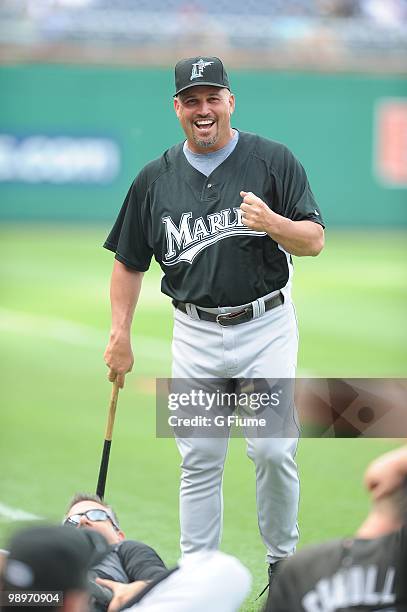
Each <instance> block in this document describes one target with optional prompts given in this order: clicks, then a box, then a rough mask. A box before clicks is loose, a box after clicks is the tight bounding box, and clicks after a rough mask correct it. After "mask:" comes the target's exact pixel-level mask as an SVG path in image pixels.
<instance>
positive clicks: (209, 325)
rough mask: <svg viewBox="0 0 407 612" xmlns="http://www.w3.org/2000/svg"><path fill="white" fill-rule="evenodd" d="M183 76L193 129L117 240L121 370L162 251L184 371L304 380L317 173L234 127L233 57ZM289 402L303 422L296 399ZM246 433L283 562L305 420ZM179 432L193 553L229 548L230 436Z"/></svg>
mask: <svg viewBox="0 0 407 612" xmlns="http://www.w3.org/2000/svg"><path fill="white" fill-rule="evenodd" d="M175 86H176V91H175V96H174V109H175V112H176V115H177V117H178V119H179V121H180V124H181V126H182V128H183V130H184V132H185V135H186V140H185V142H182V143H180V144H178V145H175V146H173V147H171V148H170V149H169V150H168V151H166V152H165V153H164V154H163V155H162V156H161V157H160V158H158V159H156V160H154V161H152V162H151V163H149V164H147V165H146V166H145V167H144V168H143V169H142V170H141V171H140V173H139V174H138V176H137V177H136V179H135V180H134V182H133V184H132V185H131V187H130V189H129V192H128V194H127V196H126V199H125V201H124V204H123V206H122V208H121V211H120V213H119V215H118V217H117V220H116V223H115V224H114V227H113V229H112V231H111V232H110V234H109V236H108V238H107V240H106V243H105V245H104V246H105V247H106V248H107V249H110V250H112V251H114V252H115V262H114V268H113V275H112V281H111V303H112V328H111V334H110V340H109V344H108V346H107V349H106V352H105V361H106V364H107V366H108V367H109V375H108V376H109V380H111V381H113V380H117V381H118V382H119V385H121V386H123V384H124V377H125V374H126V373H127V372H129V371H130V370H131V368H132V366H133V354H132V350H131V343H130V328H131V322H132V318H133V313H134V309H135V306H136V303H137V300H138V296H139V293H140V289H141V283H142V278H143V274H144V272H145V271H147V270H148V268H149V265H150V261H151V258H152V256H154V257H155V259H156V260H157V261H158V262H159V264H160V266H161V268H162V270H163V272H164V276H163V278H162V282H161V290H162V292H163V293H165V294H166V295H168V296H169V297H170V298H171V299H172V301H173V304H174V307H175V308H174V335H173V345H172V350H173V368H172V376H173V378H176V379H200V380H201V381H202V379H208V378H211V379H219V380H222V381H224V380H231V379H232V380H233V379H258V378H261V379H266V380H268V379H277V378H279V379H280V378H289V379H293V378H294V377H295V369H296V362H297V350H298V335H297V323H296V318H295V312H294V307H293V304H292V301H291V277H292V271H293V267H292V255H298V256H301V255H311V256H315V255H318V253H319V252H320V251H321V249H322V248H323V244H324V229H323V228H324V225H323V221H322V216H321V212H320V210H319V208H318V205H317V203H316V202H315V199H314V196H313V194H312V191H311V188H310V186H309V183H308V180H307V176H306V174H305V171H304V169H303V167H302V166H301V164H300V163H299V162H298V160H297V159H296V158H295V157H294V155H293V154H292V153H291V152H290V151H289V149H288V148H287V147H285V146H284V145H282V144H280V143H277V142H274V141H272V140H268V139H265V138H262V137H261V136H257V135H254V134H249V133H245V132H240V131H238V130H237V129H234V128H232V126H231V116H232V114H233V111H234V108H235V97H234V95H233V94H232V93H231V91H230V85H229V79H228V76H227V74H226V71H225V69H224V66H223V64H222V62H221V60H220V59H218V58H216V57H194V58H188V59H184V60H181V61H180V62H178V64H177V65H176V67H175ZM202 384H203V383H202ZM219 385H221V383H219ZM286 412H287V413H286V415H285V416H286V418H287V419H288V420H289V421H290V422H291V423H292V424H293V425H295V422H296V421H295V414H294V412H295V410H294V406H293V402H290V403H289V405H288V406H287V411H286ZM201 433H202V432H201ZM203 433H205V432H203ZM276 435H277V436H278V432H275V434H274V436H276ZM245 437H246V441H247V454H248V456H249V457H250V459H251V460H252V461H253V462H254V465H255V470H256V497H257V509H258V522H259V528H260V533H261V536H262V538H263V541H264V544H265V547H266V549H267V561H268V563H269V564H270V571H272V569H273V567H274V564H275V562H276V561H278V560H280V559H282V558H284V557H286V556H288V555H290V554H292V553H293V551H294V549H295V546H296V543H297V540H298V529H297V511H298V501H299V483H298V474H297V468H296V464H295V460H294V456H295V452H296V448H297V431H295V433H294V434H292V435H290V436H288V437H287V436H284V433H281V434H280V436H279V437H270V436H269V437H261V436H258V435H252V434H251V433H250V432H249V431H246V430H245ZM176 441H177V445H178V448H179V451H180V454H181V457H182V476H181V491H180V518H181V549H182V552H183V554H184V555H188V554H190V553H193V552H196V551H199V550H208V549H216V548H217V547H218V545H219V542H220V538H221V527H222V475H223V466H224V461H225V456H226V451H227V443H228V439H227V437H216V436H212V437H211V435H210V434H209V435H207V436H205V435H204V436H199V437H193V438H183V437H181V436H177V437H176Z"/></svg>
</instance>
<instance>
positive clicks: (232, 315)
mask: <svg viewBox="0 0 407 612" xmlns="http://www.w3.org/2000/svg"><path fill="white" fill-rule="evenodd" d="M248 312H250V308H243V310H239V311H238V312H228V313H226V314H218V315H216V323H218V324H219V325H221V326H222V327H228V326H229V325H238V324H239V323H242V322H243V321H239V320H236V319H239V318H240V317H241V316H242V315H246V314H247V313H248ZM244 320H249V319H244Z"/></svg>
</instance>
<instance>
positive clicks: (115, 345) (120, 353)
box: [104, 334, 134, 389]
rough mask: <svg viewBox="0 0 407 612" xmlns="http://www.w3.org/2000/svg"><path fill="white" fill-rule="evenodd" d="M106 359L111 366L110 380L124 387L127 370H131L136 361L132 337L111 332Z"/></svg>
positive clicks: (109, 366) (108, 365)
mask: <svg viewBox="0 0 407 612" xmlns="http://www.w3.org/2000/svg"><path fill="white" fill-rule="evenodd" d="M104 359H105V363H106V365H107V367H108V368H109V372H108V375H107V377H108V379H109V380H110V382H115V381H116V382H117V384H118V385H119V387H120V388H121V389H122V388H123V387H124V378H125V376H126V374H127V372H130V371H131V369H132V367H133V363H134V356H133V351H132V350H131V343H130V337H129V336H127V335H126V336H125V337H123V336H119V337H116V336H115V335H114V334H111V335H110V340H109V344H108V345H107V347H106V350H105V354H104Z"/></svg>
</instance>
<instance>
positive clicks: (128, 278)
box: [104, 260, 143, 387]
mask: <svg viewBox="0 0 407 612" xmlns="http://www.w3.org/2000/svg"><path fill="white" fill-rule="evenodd" d="M142 280H143V272H138V271H137V270H131V269H130V268H127V267H126V266H125V265H124V264H122V263H121V262H120V261H117V260H115V262H114V266H113V273H112V280H111V283H110V302H111V306H112V328H111V331H110V338H109V343H108V345H107V347H106V350H105V355H104V357H105V362H106V365H107V367H108V368H109V373H108V379H109V380H110V381H111V382H113V381H116V383H117V384H118V385H119V387H123V385H124V377H125V375H126V374H127V372H130V371H131V369H132V367H133V362H134V358H133V352H132V350H131V342H130V330H131V323H132V320H133V315H134V309H135V307H136V304H137V300H138V297H139V295H140V290H141V283H142Z"/></svg>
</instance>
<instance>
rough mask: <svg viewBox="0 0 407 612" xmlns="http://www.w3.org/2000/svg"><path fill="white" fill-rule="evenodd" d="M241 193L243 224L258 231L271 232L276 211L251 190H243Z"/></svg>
mask: <svg viewBox="0 0 407 612" xmlns="http://www.w3.org/2000/svg"><path fill="white" fill-rule="evenodd" d="M240 195H241V196H242V198H243V202H242V203H241V205H240V210H241V211H242V213H243V214H242V223H243V225H245V226H246V227H249V228H250V229H252V230H254V231H256V232H267V233H269V232H270V227H271V223H272V221H273V215H274V214H275V213H273V211H272V210H270V208H269V207H268V206H267V204H266V203H265V202H263V200H261V199H260V198H258V197H257V196H256V195H255V194H254V193H252V192H251V191H241V192H240Z"/></svg>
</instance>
